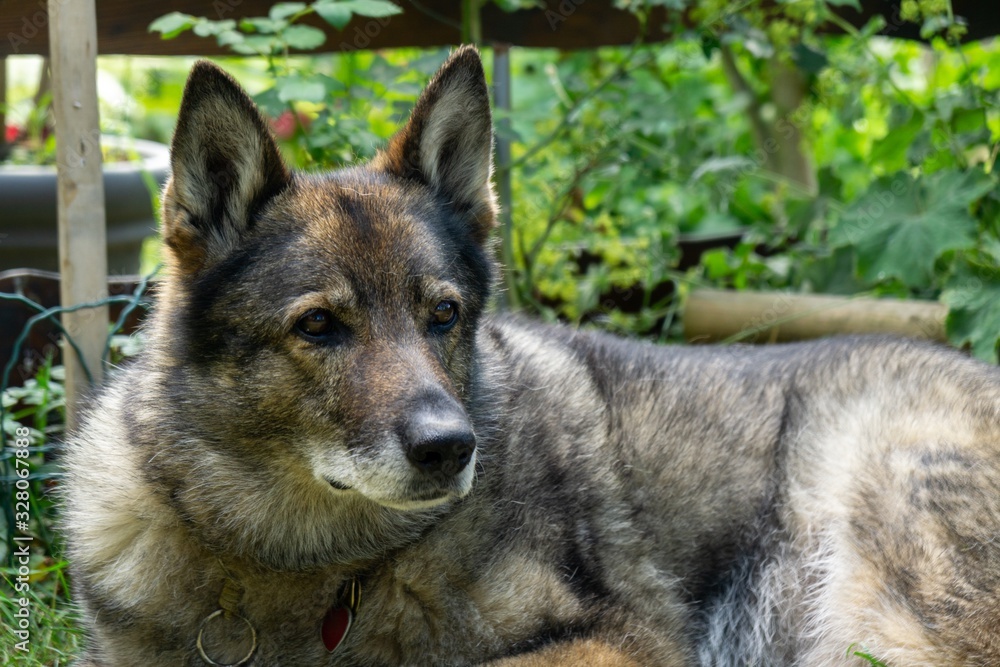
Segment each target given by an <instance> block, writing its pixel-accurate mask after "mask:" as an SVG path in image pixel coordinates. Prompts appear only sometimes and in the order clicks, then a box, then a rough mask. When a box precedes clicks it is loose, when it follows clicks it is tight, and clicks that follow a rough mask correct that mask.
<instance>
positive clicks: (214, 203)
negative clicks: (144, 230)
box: [163, 61, 290, 273]
mask: <svg viewBox="0 0 1000 667" xmlns="http://www.w3.org/2000/svg"><path fill="white" fill-rule="evenodd" d="M170 160H171V171H172V174H171V178H170V182H169V183H168V184H167V188H166V190H165V192H164V197H163V238H164V241H165V242H166V243H167V245H168V246H169V247H170V248H171V250H172V251H173V254H174V257H175V259H176V260H177V264H178V266H179V268H180V269H181V271H182V272H184V273H194V272H197V271H198V270H200V269H202V268H204V267H206V266H208V265H211V264H212V263H214V262H215V261H217V260H219V259H221V258H222V257H224V256H225V255H226V254H227V253H229V252H230V251H231V250H232V249H233V248H235V247H236V246H237V245H238V244H239V242H240V240H241V239H242V238H243V236H244V235H245V234H246V232H247V231H248V230H249V228H250V225H251V224H252V216H253V214H254V213H255V211H256V210H257V209H259V208H260V207H261V206H262V205H263V204H264V203H265V202H266V201H267V200H268V199H270V198H271V197H273V196H274V195H276V194H277V193H278V192H280V191H281V190H282V189H284V188H285V186H287V185H288V183H289V179H290V176H289V173H288V169H287V168H286V167H285V164H284V162H283V161H282V159H281V155H280V153H279V152H278V147H277V145H276V144H275V143H274V139H273V138H272V137H271V134H270V132H269V130H268V128H267V124H266V123H265V122H264V119H263V118H262V117H261V115H260V112H259V111H258V110H257V107H256V105H255V104H254V103H253V101H252V100H251V99H250V97H249V96H248V95H247V93H246V92H245V91H244V90H243V89H242V88H241V87H240V85H239V84H238V83H236V81H234V80H233V79H232V77H230V76H229V75H228V74H226V72H224V71H223V70H222V69H220V68H219V67H218V66H216V65H214V64H212V63H210V62H207V61H200V62H198V63H197V64H195V66H194V68H193V69H192V70H191V75H190V76H189V77H188V81H187V85H186V86H185V88H184V98H183V100H182V101H181V109H180V114H179V116H178V118H177V129H176V130H175V132H174V139H173V143H172V144H171V146H170Z"/></svg>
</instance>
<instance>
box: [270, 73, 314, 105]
mask: <svg viewBox="0 0 1000 667" xmlns="http://www.w3.org/2000/svg"><path fill="white" fill-rule="evenodd" d="M276 88H277V89H278V99H279V100H281V101H282V102H321V101H322V100H323V98H324V97H326V86H324V85H323V84H322V82H319V81H308V80H306V79H300V78H298V77H295V78H290V79H285V80H283V81H279V82H278V84H277V86H276Z"/></svg>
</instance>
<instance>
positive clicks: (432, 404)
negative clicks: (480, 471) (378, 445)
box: [400, 395, 476, 477]
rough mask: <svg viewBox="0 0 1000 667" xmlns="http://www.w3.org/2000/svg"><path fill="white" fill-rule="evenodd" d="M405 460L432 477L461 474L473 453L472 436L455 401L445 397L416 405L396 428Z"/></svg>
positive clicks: (470, 426)
mask: <svg viewBox="0 0 1000 667" xmlns="http://www.w3.org/2000/svg"><path fill="white" fill-rule="evenodd" d="M400 441H401V442H402V445H403V450H404V451H405V452H406V458H407V459H408V460H409V461H410V463H412V464H413V465H414V466H415V467H416V468H417V469H418V470H420V471H421V472H423V473H426V474H427V475H430V476H434V477H453V476H455V475H457V474H458V473H460V472H462V470H464V469H465V467H466V466H467V465H469V461H471V460H472V455H473V453H474V452H475V451H476V435H475V433H473V431H472V425H471V424H470V423H469V418H468V417H467V416H466V414H465V410H463V409H462V406H461V405H460V404H459V403H458V401H457V400H455V399H454V398H452V397H451V396H448V395H440V396H435V397H433V398H432V399H430V400H428V399H424V400H422V401H420V402H419V403H418V404H417V406H416V407H415V409H414V410H413V411H411V412H410V414H409V415H408V417H407V419H406V421H405V422H404V423H403V424H402V426H401V428H400Z"/></svg>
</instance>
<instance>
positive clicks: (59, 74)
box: [48, 0, 108, 430]
mask: <svg viewBox="0 0 1000 667" xmlns="http://www.w3.org/2000/svg"><path fill="white" fill-rule="evenodd" d="M48 8H49V44H50V54H49V56H50V58H51V68H52V98H53V99H52V102H53V105H52V109H53V112H54V117H55V132H56V163H57V168H58V174H59V268H60V273H61V274H62V280H61V281H60V298H61V302H62V305H63V306H64V307H66V306H71V305H74V304H79V303H86V302H93V301H99V300H101V299H104V298H106V297H107V273H108V257H107V242H106V239H105V220H104V182H103V180H102V176H101V142H100V129H99V128H100V125H99V124H98V115H97V19H96V14H95V11H96V9H95V0H50V1H49V3H48ZM62 322H63V326H64V327H65V328H66V331H67V332H68V334H69V335H70V336H72V337H73V340H74V341H75V342H76V344H77V345H78V346H79V348H80V351H81V352H82V355H83V358H82V359H80V358H79V357H78V356H77V355H76V353H75V352H74V351H73V349H72V347H70V346H69V345H67V344H66V343H65V341H64V342H63V360H64V363H65V365H66V421H67V428H68V429H70V430H72V429H73V428H74V427H75V426H76V424H77V415H78V414H79V409H80V405H79V400H80V395H81V392H82V391H83V390H84V389H85V387H86V385H87V383H88V373H87V371H89V377H90V379H93V381H94V382H99V381H100V378H101V374H102V365H103V362H102V357H103V355H104V346H105V340H106V338H107V335H108V308H107V306H106V305H105V306H102V307H99V308H85V309H82V310H79V311H77V312H74V313H64V314H63V315H62Z"/></svg>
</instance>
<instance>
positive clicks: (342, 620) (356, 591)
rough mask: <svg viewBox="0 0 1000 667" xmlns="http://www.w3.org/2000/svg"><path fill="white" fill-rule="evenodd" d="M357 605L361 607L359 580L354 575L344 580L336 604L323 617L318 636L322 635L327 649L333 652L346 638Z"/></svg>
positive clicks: (356, 611) (355, 613)
mask: <svg viewBox="0 0 1000 667" xmlns="http://www.w3.org/2000/svg"><path fill="white" fill-rule="evenodd" d="M359 607H361V581H360V580H359V579H358V578H357V577H354V578H352V579H350V580H349V581H346V582H344V585H343V587H342V588H341V589H340V594H339V595H338V596H337V604H335V605H334V606H333V607H331V608H330V611H328V612H326V617H325V618H324V619H323V627H322V630H321V631H320V636H322V637H323V644H324V645H325V646H326V650H327V651H329V652H330V653H333V652H334V651H336V650H337V649H338V648H340V646H341V644H343V643H344V640H345V639H347V633H349V632H350V631H351V625H352V624H353V623H354V617H355V616H356V615H357V613H358V608H359Z"/></svg>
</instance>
